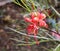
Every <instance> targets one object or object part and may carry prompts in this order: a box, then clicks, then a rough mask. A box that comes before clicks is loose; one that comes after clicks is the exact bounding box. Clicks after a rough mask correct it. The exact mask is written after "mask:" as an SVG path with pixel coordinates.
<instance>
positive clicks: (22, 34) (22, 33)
mask: <svg viewBox="0 0 60 51" xmlns="http://www.w3.org/2000/svg"><path fill="white" fill-rule="evenodd" d="M5 28H7V29H10V30H12V31H14V32H16V33H18V34H21V35H24V36H29V37H33V38H38V39H50V38H46V37H39V36H34V35H27V34H26V33H22V32H19V31H17V30H15V29H13V28H10V27H5Z"/></svg>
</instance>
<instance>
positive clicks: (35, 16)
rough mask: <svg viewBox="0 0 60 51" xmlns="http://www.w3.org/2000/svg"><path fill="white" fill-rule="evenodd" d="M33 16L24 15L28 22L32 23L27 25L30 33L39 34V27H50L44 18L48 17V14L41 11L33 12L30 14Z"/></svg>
mask: <svg viewBox="0 0 60 51" xmlns="http://www.w3.org/2000/svg"><path fill="white" fill-rule="evenodd" d="M30 17H31V18H27V17H24V19H25V21H26V22H29V23H30V24H29V25H28V27H27V32H28V34H33V35H34V36H36V35H37V32H38V29H39V27H46V28H47V27H48V26H47V24H46V22H45V21H44V19H45V18H46V15H45V14H43V13H39V12H32V13H31V14H30Z"/></svg>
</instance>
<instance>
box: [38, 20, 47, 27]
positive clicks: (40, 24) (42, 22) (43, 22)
mask: <svg viewBox="0 0 60 51" xmlns="http://www.w3.org/2000/svg"><path fill="white" fill-rule="evenodd" d="M39 26H40V27H46V28H48V25H47V24H46V22H45V21H43V20H40V21H39Z"/></svg>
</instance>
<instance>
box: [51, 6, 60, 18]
mask: <svg viewBox="0 0 60 51" xmlns="http://www.w3.org/2000/svg"><path fill="white" fill-rule="evenodd" d="M51 8H52V9H53V10H54V11H55V13H56V14H57V15H58V16H59V17H60V14H59V12H58V11H56V10H55V8H54V7H53V6H51Z"/></svg>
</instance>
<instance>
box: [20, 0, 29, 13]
mask: <svg viewBox="0 0 60 51" xmlns="http://www.w3.org/2000/svg"><path fill="white" fill-rule="evenodd" d="M21 2H22V3H23V4H24V6H25V7H26V9H27V10H28V11H29V12H30V9H29V8H28V6H27V5H26V4H25V3H24V1H23V0H21Z"/></svg>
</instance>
